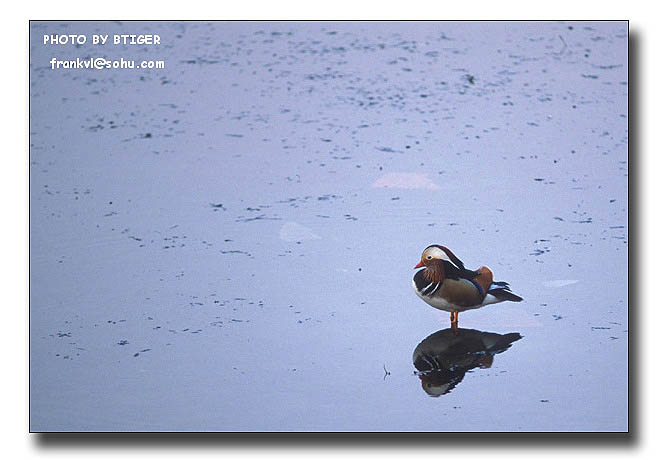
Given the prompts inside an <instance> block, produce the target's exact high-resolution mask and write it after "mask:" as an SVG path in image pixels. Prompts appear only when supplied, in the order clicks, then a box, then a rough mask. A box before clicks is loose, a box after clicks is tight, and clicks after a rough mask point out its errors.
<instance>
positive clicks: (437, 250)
mask: <svg viewBox="0 0 660 460" xmlns="http://www.w3.org/2000/svg"><path fill="white" fill-rule="evenodd" d="M443 260H446V261H447V262H450V263H453V264H455V265H456V262H455V261H456V260H458V258H457V257H456V256H455V255H454V254H453V253H452V252H451V251H450V250H449V249H447V248H446V247H444V246H440V245H438V244H432V245H431V246H429V247H427V248H426V249H424V252H422V260H420V262H419V263H418V264H417V265H415V267H414V268H422V267H430V268H433V267H436V266H438V265H440V264H442V261H443Z"/></svg>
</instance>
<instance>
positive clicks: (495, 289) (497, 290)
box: [488, 281, 523, 302]
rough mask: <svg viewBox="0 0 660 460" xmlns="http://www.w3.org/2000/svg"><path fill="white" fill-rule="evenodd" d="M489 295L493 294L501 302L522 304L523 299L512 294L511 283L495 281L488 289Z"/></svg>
mask: <svg viewBox="0 0 660 460" xmlns="http://www.w3.org/2000/svg"><path fill="white" fill-rule="evenodd" d="M488 294H492V295H494V296H495V297H497V298H498V299H500V300H510V301H511V302H520V301H521V300H523V298H522V297H520V296H518V295H516V294H514V293H513V292H511V289H510V288H509V283H507V282H505V281H493V284H491V285H490V289H488Z"/></svg>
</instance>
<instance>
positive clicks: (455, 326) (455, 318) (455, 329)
mask: <svg viewBox="0 0 660 460" xmlns="http://www.w3.org/2000/svg"><path fill="white" fill-rule="evenodd" d="M451 330H452V332H453V333H454V335H458V312H457V311H455V312H453V313H452V315H451Z"/></svg>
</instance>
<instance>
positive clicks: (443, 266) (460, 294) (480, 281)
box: [413, 244, 523, 328]
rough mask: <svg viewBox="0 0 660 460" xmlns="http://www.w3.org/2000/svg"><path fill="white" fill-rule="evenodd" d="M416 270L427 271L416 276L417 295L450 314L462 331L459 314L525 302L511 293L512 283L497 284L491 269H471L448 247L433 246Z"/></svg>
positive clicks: (454, 324)
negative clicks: (492, 305)
mask: <svg viewBox="0 0 660 460" xmlns="http://www.w3.org/2000/svg"><path fill="white" fill-rule="evenodd" d="M414 268H415V269H417V268H423V269H422V270H419V271H417V273H415V276H414V277H413V289H414V290H415V293H416V294H417V295H418V296H419V297H420V298H421V299H422V300H423V301H424V302H426V303H427V304H429V305H431V306H432V307H433V308H437V309H439V310H444V311H448V312H449V313H450V314H451V325H452V327H453V328H458V313H459V312H462V311H466V310H474V309H477V308H481V307H484V306H486V305H490V304H493V303H499V302H504V301H506V300H510V301H512V302H520V301H521V300H523V299H522V297H520V296H518V295H516V294H514V293H513V292H511V290H510V289H509V283H506V282H504V281H493V272H492V270H491V269H490V268H488V267H486V266H483V267H481V268H478V269H477V270H468V269H467V268H465V266H464V265H463V262H461V260H460V259H459V258H458V257H456V256H455V255H454V253H453V252H451V251H450V250H449V249H447V248H446V247H445V246H440V245H437V244H432V245H431V246H429V247H427V248H426V249H424V252H422V260H421V261H420V262H419V263H418V264H417V265H416V266H415V267H414Z"/></svg>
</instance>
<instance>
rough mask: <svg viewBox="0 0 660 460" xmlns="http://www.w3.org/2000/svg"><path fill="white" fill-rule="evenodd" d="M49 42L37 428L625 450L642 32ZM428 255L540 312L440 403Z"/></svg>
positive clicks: (38, 244) (34, 63)
mask: <svg viewBox="0 0 660 460" xmlns="http://www.w3.org/2000/svg"><path fill="white" fill-rule="evenodd" d="M30 28H31V36H30V426H31V429H32V430H34V431H45V430H48V431H68V430H95V431H99V430H142V431H143V430H194V431H199V430H431V431H462V430H467V431H518V430H523V431H536V430H549V431H572V430H580V431H592V430H596V431H598V430H608V431H625V430H627V428H628V419H627V414H628V375H627V372H628V359H627V353H628V321H627V318H628V281H627V270H628V257H627V254H628V207H627V198H628V195H627V194H628V130H627V124H628V118H627V117H628V111H627V102H628V73H627V69H628V66H627V64H628V56H627V46H628V30H627V23H625V22H603V23H598V22H594V23H589V22H576V23H555V22H544V23H525V22H514V23H505V22H483V23H470V22H456V23H452V22H447V23H434V22H413V23H405V22H404V23H402V22H387V23H379V22H368V23H360V22H340V23H323V22H313V23H304V22H291V23H287V22H280V23H277V22H273V23H269V22H258V23H249V22H232V23H222V22H212V23H200V22H185V23H172V22H156V23H139V22H128V23H119V22H113V23H85V22H72V23H56V22H32V23H31V25H30ZM55 33H60V34H67V33H80V34H83V33H84V34H88V35H91V34H94V33H96V34H131V33H143V34H159V35H160V37H161V44H160V45H134V46H132V45H104V46H100V45H92V44H90V43H87V44H85V45H81V46H50V45H43V40H42V36H43V34H55ZM97 56H103V57H106V58H109V59H120V58H124V59H135V60H138V61H139V60H143V59H152V60H163V61H165V69H159V70H157V69H115V70H82V69H77V70H74V69H56V70H53V69H51V68H50V60H51V59H52V58H53V57H55V58H57V59H60V60H67V59H76V58H81V59H85V58H90V57H97ZM432 243H438V244H443V245H445V246H448V247H449V248H451V249H452V250H453V251H454V252H455V253H456V255H458V256H459V257H460V258H461V259H462V260H463V261H464V262H465V263H466V265H467V266H468V267H469V268H476V267H479V266H481V265H488V266H489V267H491V268H492V269H493V271H494V273H495V279H497V280H504V281H508V282H509V283H511V288H512V290H513V291H514V292H516V293H517V294H520V295H521V296H522V297H524V299H525V300H524V302H522V303H511V302H507V303H501V304H496V305H491V306H488V307H485V308H483V309H480V310H476V311H470V312H465V313H463V314H461V317H460V327H461V328H462V329H464V330H470V331H472V332H470V333H469V337H468V333H465V338H466V340H467V339H470V340H469V341H467V342H463V341H462V339H463V338H464V337H463V336H459V337H458V338H457V340H456V341H455V342H451V343H453V344H454V345H453V347H454V348H451V347H450V348H451V353H452V354H451V355H450V358H451V359H449V358H447V354H446V350H445V349H444V348H441V349H440V351H439V352H438V351H437V349H436V348H433V347H432V348H431V349H430V351H428V352H427V354H428V355H429V356H430V358H429V359H431V361H430V362H438V363H440V362H443V363H450V364H451V363H457V362H458V363H460V366H459V367H455V370H456V369H458V370H459V371H460V372H463V371H464V372H465V375H463V376H461V378H460V381H459V382H458V383H457V384H455V385H454V386H453V387H452V388H451V389H450V391H449V392H446V393H445V394H442V395H441V396H436V397H430V396H429V395H428V394H427V392H426V391H425V390H424V388H423V385H420V382H421V383H422V384H423V383H424V379H423V378H422V377H424V375H421V374H419V369H417V368H416V367H415V365H414V362H413V351H414V350H415V349H417V347H418V345H421V344H422V342H423V341H424V340H425V338H428V337H430V336H433V334H434V333H436V332H438V335H436V336H434V337H436V338H437V337H445V333H440V332H441V331H443V330H445V329H446V328H448V327H449V315H448V314H446V313H444V312H440V311H436V310H434V309H432V308H430V307H428V306H427V305H426V304H424V303H423V302H422V301H421V300H420V299H418V298H417V296H416V295H415V294H414V293H413V292H412V289H411V278H412V276H413V274H414V270H413V269H412V267H413V266H414V265H415V264H416V263H417V262H418V261H419V257H420V254H421V251H422V250H423V249H424V248H425V247H426V246H428V245H429V244H432ZM575 280H579V282H573V281H575ZM514 333H519V334H520V335H521V336H522V338H520V339H517V340H515V341H514V342H511V343H510V344H509V346H508V348H506V347H505V346H504V345H502V347H505V349H503V350H502V349H501V348H502V347H495V348H493V343H499V342H497V340H496V338H497V337H499V336H502V337H505V338H506V337H509V338H515V337H516V336H515V334H514ZM512 334H513V335H512ZM491 339H492V340H491ZM452 340H453V339H452ZM480 340H481V341H480ZM493 341H494V342H493ZM482 342H483V343H484V345H480V344H482ZM428 344H429V342H428V341H427V342H425V345H428ZM434 346H435V345H434ZM481 346H483V347H485V348H479V347H481ZM486 355H488V356H486ZM451 378H452V379H454V380H452V382H455V381H456V378H455V376H452V377H451ZM442 385H444V384H442ZM446 388H447V387H443V389H442V391H440V392H443V391H444V389H446Z"/></svg>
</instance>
